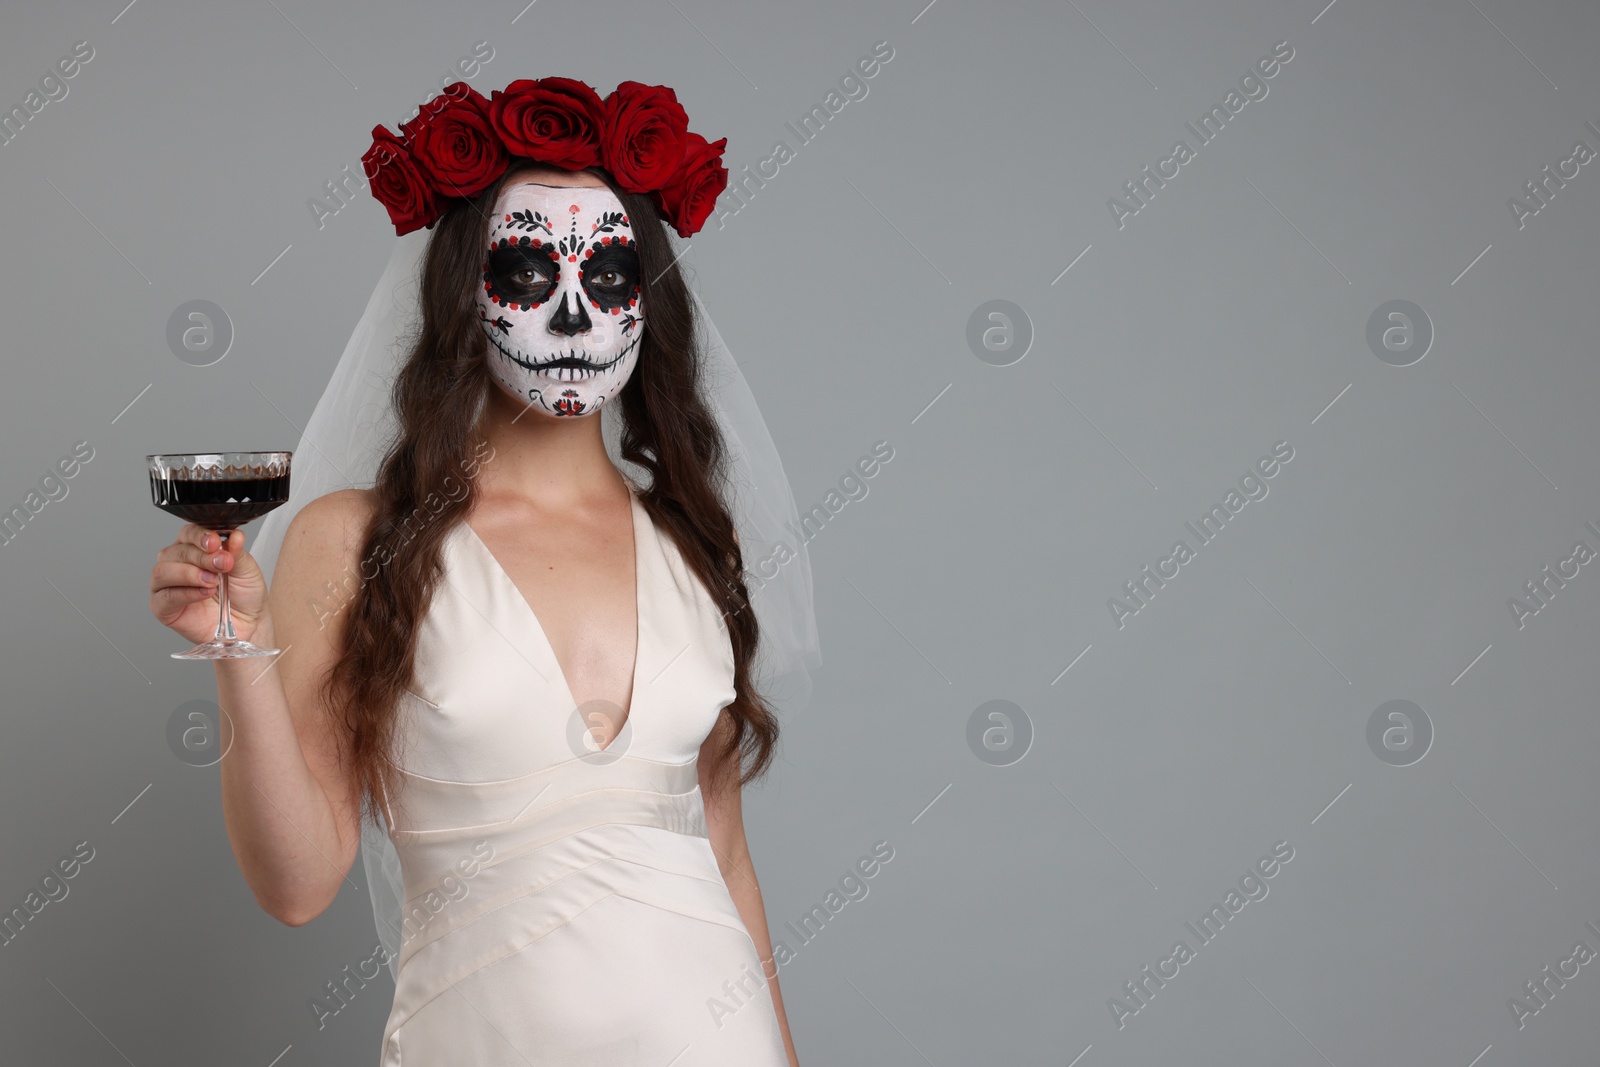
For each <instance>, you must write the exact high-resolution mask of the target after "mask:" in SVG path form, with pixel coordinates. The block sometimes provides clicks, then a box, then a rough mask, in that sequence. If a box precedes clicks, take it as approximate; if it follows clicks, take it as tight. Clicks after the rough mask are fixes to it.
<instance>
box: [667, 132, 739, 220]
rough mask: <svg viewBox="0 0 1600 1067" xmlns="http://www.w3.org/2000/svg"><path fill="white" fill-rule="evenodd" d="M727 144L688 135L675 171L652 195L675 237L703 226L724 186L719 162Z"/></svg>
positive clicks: (725, 175)
mask: <svg viewBox="0 0 1600 1067" xmlns="http://www.w3.org/2000/svg"><path fill="white" fill-rule="evenodd" d="M727 146H728V139H727V138H726V137H723V138H721V139H720V140H717V141H714V142H712V143H710V144H707V143H706V139H705V138H704V137H701V136H700V135H699V134H698V133H691V134H689V135H688V138H687V140H686V141H685V147H684V150H683V160H682V162H681V163H680V164H679V166H678V172H677V173H676V174H674V175H673V176H672V179H671V180H670V181H669V182H668V183H667V186H666V187H665V188H664V189H662V190H661V191H660V192H659V193H657V194H656V204H657V205H658V206H659V207H660V208H661V213H662V214H663V215H665V216H666V217H667V221H668V222H670V223H672V228H673V229H675V230H677V231H678V236H679V237H688V236H689V235H690V234H692V233H695V232H696V231H698V230H699V229H700V227H701V226H704V225H705V222H706V219H707V218H709V217H710V215H711V212H712V210H713V209H714V208H715V207H716V203H717V197H719V196H721V195H722V191H723V190H724V189H726V188H727V187H728V168H727V167H724V166H723V165H722V150H723V149H724V148H726V147H727Z"/></svg>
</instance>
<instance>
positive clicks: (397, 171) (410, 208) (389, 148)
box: [361, 126, 439, 235]
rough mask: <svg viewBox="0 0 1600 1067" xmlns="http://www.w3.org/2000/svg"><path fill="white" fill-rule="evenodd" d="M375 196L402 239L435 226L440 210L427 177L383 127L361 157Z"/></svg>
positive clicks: (404, 148) (379, 128)
mask: <svg viewBox="0 0 1600 1067" xmlns="http://www.w3.org/2000/svg"><path fill="white" fill-rule="evenodd" d="M361 168H362V170H364V171H365V172H366V175H367V181H368V182H370V183H371V189H372V195H373V196H374V197H375V198H376V199H377V201H378V203H380V204H382V205H383V206H384V209H385V210H387V211H388V212H389V221H390V222H392V223H394V232H395V233H397V234H400V235H404V234H408V233H410V232H411V231H412V230H420V229H422V227H424V226H432V225H433V223H434V220H435V219H437V218H438V217H439V206H438V203H437V201H436V200H435V199H434V195H433V188H432V187H431V186H430V185H429V184H428V179H427V176H426V175H424V174H423V173H422V170H421V169H420V168H419V167H418V166H417V164H416V161H415V160H413V159H412V158H411V153H410V151H409V150H408V149H407V148H406V145H405V142H404V141H402V140H400V138H398V137H396V136H395V135H394V134H392V133H390V132H389V131H388V130H386V129H384V128H383V127H382V126H374V127H373V128H372V147H371V148H369V149H367V152H366V154H365V155H363V156H362V157H361Z"/></svg>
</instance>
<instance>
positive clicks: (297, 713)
mask: <svg viewBox="0 0 1600 1067" xmlns="http://www.w3.org/2000/svg"><path fill="white" fill-rule="evenodd" d="M365 518H366V502H365V498H364V497H363V496H362V495H361V494H358V493H356V492H355V491H353V490H351V491H346V492H343V493H335V494H331V495H330V496H327V497H322V498H320V499H318V500H314V501H312V502H311V503H310V504H308V505H307V506H306V507H305V508H304V509H303V510H302V511H301V512H300V513H299V514H298V515H296V516H295V518H294V521H293V522H292V523H291V524H290V526H289V529H288V530H287V531H286V533H285V536H284V542H283V548H282V551H281V553H280V555H279V561H278V567H277V573H276V574H275V575H274V580H273V582H272V589H271V593H270V596H268V595H267V594H266V588H265V582H264V579H263V577H262V574H261V571H260V569H259V568H258V567H257V566H256V562H255V559H254V558H253V557H251V556H250V555H249V554H248V553H247V552H245V551H244V548H243V545H242V542H243V536H242V535H239V534H235V535H234V536H233V537H232V538H230V540H229V544H228V546H227V547H225V548H219V549H210V545H211V544H212V543H214V542H215V541H216V540H217V538H216V535H215V534H209V533H208V532H207V531H198V530H196V532H195V534H194V536H196V537H197V538H200V539H204V543H203V544H194V545H192V546H180V551H181V552H183V553H185V554H184V555H183V556H182V559H185V560H190V561H191V562H192V563H193V564H195V565H196V566H198V567H202V568H204V569H209V570H213V571H216V570H222V571H226V572H228V573H229V575H230V576H231V577H233V579H234V581H235V583H236V584H238V585H240V586H243V587H245V588H246V589H248V590H249V592H250V593H251V594H254V595H249V596H246V597H241V598H240V599H241V600H242V601H244V602H245V603H247V604H248V603H254V604H255V605H257V606H258V608H259V610H258V611H257V612H256V613H254V614H253V616H241V615H240V613H239V612H237V611H236V612H235V625H236V627H237V628H238V630H239V634H240V636H241V637H246V638H248V639H249V640H252V641H254V642H255V643H257V644H260V645H264V646H266V647H276V648H281V649H282V650H283V652H282V653H281V654H280V655H279V656H277V657H276V658H275V659H265V658H256V659H235V660H216V661H213V662H214V666H215V670H216V678H217V703H218V704H219V705H220V706H221V708H222V711H223V713H224V714H223V717H222V723H221V738H220V741H221V746H222V751H223V753H224V756H223V759H222V767H221V772H222V815H223V821H224V823H225V825H226V827H227V832H228V841H229V843H230V844H231V845H232V846H233V852H234V857H235V858H236V859H237V861H238V863H239V869H240V871H241V872H242V873H243V874H244V877H245V881H246V882H247V883H248V884H249V886H250V889H251V891H252V892H253V893H254V894H255V898H256V901H257V903H259V904H260V905H261V908H262V910H264V911H265V912H267V913H268V914H269V915H271V916H272V917H273V918H275V919H277V920H279V921H280V922H283V923H285V924H287V925H289V926H302V925H304V924H305V923H308V922H310V921H311V920H312V919H314V918H315V917H316V916H318V915H320V914H321V913H322V912H323V911H324V910H325V909H326V908H327V906H328V905H329V904H330V903H331V902H332V901H333V898H334V897H335V896H336V895H337V894H338V891H339V886H340V885H341V884H342V883H343V882H344V881H345V880H346V876H347V874H348V872H349V870H350V868H351V866H352V865H353V864H354V862H355V856H356V851H357V849H358V848H359V847H360V844H361V827H360V814H361V813H360V796H359V793H358V791H357V789H356V788H355V783H354V782H352V781H347V780H346V776H345V775H344V774H342V773H341V770H340V752H341V747H342V746H343V744H344V743H345V741H344V736H343V730H342V727H339V726H337V725H336V724H335V723H334V722H333V717H332V716H331V715H330V714H329V711H328V708H327V705H326V703H325V701H324V700H323V699H322V696H321V693H320V692H319V685H320V683H321V680H322V676H323V674H324V673H325V672H326V670H327V668H328V666H329V665H330V664H331V663H332V662H333V661H334V659H335V658H336V657H337V654H338V649H339V647H340V644H341V642H342V634H343V626H342V623H343V621H344V617H345V615H344V613H336V612H334V611H333V610H331V608H330V607H329V603H328V602H329V596H328V595H327V593H326V591H325V590H326V589H333V588H338V586H336V585H334V584H331V583H333V582H335V581H336V580H337V579H339V578H340V577H341V574H342V569H343V567H344V566H345V565H346V564H349V563H350V562H351V561H352V560H353V559H354V557H355V556H356V555H358V554H359V552H360V542H361V535H362V533H363V532H364V527H365ZM186 529H187V528H186ZM191 548H192V551H191V550H190V549H191ZM208 550H209V551H213V552H217V553H219V555H220V556H222V557H225V558H224V560H223V562H222V564H221V566H215V565H214V564H213V563H212V557H210V556H207V555H206V554H205V553H206V551H208ZM160 568H161V565H159V564H158V578H157V580H156V581H153V582H152V588H153V589H154V587H155V585H156V584H157V582H160V583H162V584H163V585H165V584H166V583H167V582H179V581H187V580H190V579H187V578H185V577H184V575H183V574H182V573H176V574H167V575H164V576H163V575H161V573H160ZM166 569H167V570H168V571H175V570H177V568H174V567H172V566H170V565H169V566H167V568H166ZM325 583H326V584H325ZM251 585H254V586H257V587H259V588H254V589H251V588H250V586H251ZM213 589H214V586H213ZM176 597H177V594H173V595H168V596H167V597H165V598H163V596H162V595H161V594H160V593H153V595H152V608H153V609H156V614H157V617H158V618H163V615H169V614H171V608H170V607H168V606H167V603H166V601H168V600H172V599H175V598H176ZM209 602H210V603H211V604H212V605H213V606H212V611H213V612H215V610H216V609H215V599H214V597H213V598H212V599H211V600H210V601H209ZM337 606H338V605H337V604H333V605H332V607H337ZM163 621H167V619H166V618H163Z"/></svg>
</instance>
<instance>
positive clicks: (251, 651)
mask: <svg viewBox="0 0 1600 1067" xmlns="http://www.w3.org/2000/svg"><path fill="white" fill-rule="evenodd" d="M277 654H278V649H276V648H262V647H260V646H259V645H252V644H251V643H250V642H249V641H241V640H238V639H237V638H235V639H234V640H232V641H207V642H206V643H205V644H203V645H195V646H194V647H193V648H191V649H187V650H185V651H183V652H174V653H173V654H172V658H173V659H250V658H251V657H254V656H276V655H277Z"/></svg>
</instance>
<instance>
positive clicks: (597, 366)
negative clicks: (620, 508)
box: [477, 180, 644, 418]
mask: <svg viewBox="0 0 1600 1067" xmlns="http://www.w3.org/2000/svg"><path fill="white" fill-rule="evenodd" d="M490 218H491V219H493V220H495V221H494V222H493V223H492V224H491V226H490V232H489V234H488V240H487V247H488V249H489V254H488V256H487V258H486V262H485V263H484V264H483V267H482V271H483V290H482V292H480V293H479V294H478V297H477V304H478V318H479V325H480V326H481V328H482V329H483V331H484V334H485V336H486V337H487V338H488V339H489V341H490V344H489V346H488V347H487V349H486V355H485V358H486V359H488V361H489V369H490V372H491V375H492V376H493V377H494V379H495V381H496V383H497V384H498V385H499V386H500V387H501V388H502V389H503V390H504V391H505V392H506V393H508V394H509V395H511V396H513V397H516V398H517V399H518V400H520V401H521V402H523V403H525V404H528V405H529V406H530V408H531V409H533V410H536V411H538V412H540V413H542V414H545V415H548V416H550V417H560V418H574V417H580V416H584V415H592V414H594V413H595V412H596V411H598V410H599V409H600V408H601V406H602V405H604V404H605V403H607V402H608V401H609V400H610V399H611V398H613V397H615V396H617V395H618V394H619V393H620V392H621V391H622V388H623V387H624V386H625V385H626V384H627V382H628V379H629V377H630V376H631V375H632V373H633V369H634V366H635V365H636V364H637V362H638V358H639V344H640V340H641V338H642V335H643V333H644V313H643V310H642V308H641V307H640V283H641V277H640V264H639V256H638V252H637V249H636V248H635V247H634V242H633V240H632V237H633V231H632V227H631V226H630V225H629V223H628V219H627V216H626V215H625V214H624V213H623V211H622V204H621V202H620V201H619V200H618V199H617V197H616V194H614V193H612V192H611V190H610V189H609V188H606V187H603V186H560V187H557V186H549V185H543V184H540V183H538V182H535V181H532V180H525V181H521V182H514V183H513V184H511V185H509V186H507V187H506V188H505V189H503V190H502V191H501V194H500V200H499V202H497V203H496V205H495V211H494V214H492V215H491V216H490Z"/></svg>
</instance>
